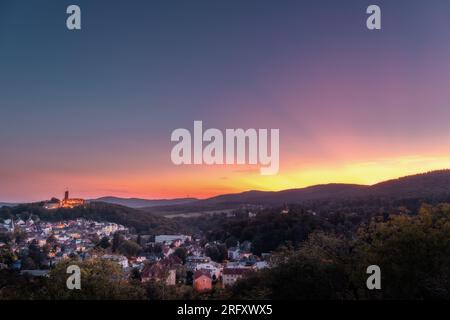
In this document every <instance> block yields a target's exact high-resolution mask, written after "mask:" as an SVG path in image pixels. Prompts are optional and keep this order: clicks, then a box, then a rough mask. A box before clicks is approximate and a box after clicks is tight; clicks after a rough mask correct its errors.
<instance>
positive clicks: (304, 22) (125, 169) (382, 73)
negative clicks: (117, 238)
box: [0, 0, 450, 202]
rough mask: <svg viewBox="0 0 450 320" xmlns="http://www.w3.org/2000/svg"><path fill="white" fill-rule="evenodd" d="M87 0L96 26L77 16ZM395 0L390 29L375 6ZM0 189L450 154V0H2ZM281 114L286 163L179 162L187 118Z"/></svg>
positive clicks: (75, 187)
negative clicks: (376, 20)
mask: <svg viewBox="0 0 450 320" xmlns="http://www.w3.org/2000/svg"><path fill="white" fill-rule="evenodd" d="M70 4H78V5H79V6H80V7H81V10H82V30H81V31H69V30H67V28H66V22H65V21H66V17H67V15H66V13H65V11H66V8H67V6H68V5H70ZM370 4H378V5H380V7H381V9H382V30H381V31H369V30H368V29H367V28H366V18H367V15H366V14H365V11H366V8H367V6H368V5H370ZM0 119H1V124H0V201H6V202H19V201H36V200H43V199H49V198H50V197H52V196H57V197H60V198H61V197H62V195H63V192H64V190H65V189H66V188H69V189H70V190H71V195H73V196H74V197H84V198H94V197H99V196H105V195H114V196H121V197H144V198H176V197H185V196H191V197H201V198H203V197H208V196H213V195H217V194H221V193H229V192H240V191H245V190H250V189H259V190H281V189H287V188H295V187H304V186H309V185H313V184H319V183H330V182H346V183H362V184H373V183H376V182H379V181H382V180H386V179H390V178H396V177H399V176H404V175H408V174H413V173H418V172H426V171H430V170H434V169H443V168H450V125H449V120H450V2H449V1H446V0H445V1H444V0H442V1H439V0H434V1H411V0H396V1H365V0H342V1H336V0H329V1H324V0H309V1H300V0H226V1H225V0H220V1H219V0H183V1H182V0H179V1H178V0H170V1H167V0H164V1H162V0H161V1H148V0H145V1H144V0H142V1H138V0H133V1H125V0H121V1H106V0H105V1H101V0H96V1H93V0H85V1H84V0H73V1H72V0H71V1H64V0H39V1H22V0H2V1H0ZM194 120H202V121H203V125H204V127H205V128H218V129H222V130H225V128H279V129H280V172H279V174H278V175H276V176H261V175H260V173H259V166H175V165H173V164H172V162H171V159H170V151H171V149H172V147H173V146H174V143H172V142H171V141H170V135H171V132H172V131H173V130H174V129H176V128H187V129H189V130H192V128H193V122H194Z"/></svg>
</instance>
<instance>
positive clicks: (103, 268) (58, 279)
mask: <svg viewBox="0 0 450 320" xmlns="http://www.w3.org/2000/svg"><path fill="white" fill-rule="evenodd" d="M70 265H78V266H79V267H80V270H81V290H67V287H66V280H67V277H68V274H67V273H66V270H67V267H68V266H70ZM47 290H48V294H47V297H48V298H49V299H57V300H67V299H77V300H122V299H131V300H133V299H144V298H145V291H144V290H143V289H142V288H141V287H140V286H137V285H135V284H133V283H129V282H128V281H127V280H125V277H124V273H123V271H122V269H121V268H120V266H119V265H117V264H116V263H114V262H111V261H107V260H104V259H99V260H96V259H93V260H86V261H83V262H80V261H73V260H69V261H64V262H61V263H58V264H57V265H56V267H55V268H54V269H53V270H52V271H51V272H50V278H49V281H48V283H47Z"/></svg>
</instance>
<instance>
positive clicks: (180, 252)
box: [173, 248, 187, 263]
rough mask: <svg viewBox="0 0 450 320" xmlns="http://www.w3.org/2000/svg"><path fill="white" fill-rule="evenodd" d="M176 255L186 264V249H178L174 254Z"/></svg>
mask: <svg viewBox="0 0 450 320" xmlns="http://www.w3.org/2000/svg"><path fill="white" fill-rule="evenodd" d="M173 254H174V255H176V256H177V257H178V258H180V259H181V260H182V261H183V263H185V262H186V257H187V250H186V248H176V249H175V251H174V252H173Z"/></svg>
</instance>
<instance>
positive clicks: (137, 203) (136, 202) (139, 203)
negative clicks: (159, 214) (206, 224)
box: [88, 197, 197, 208]
mask: <svg viewBox="0 0 450 320" xmlns="http://www.w3.org/2000/svg"><path fill="white" fill-rule="evenodd" d="M194 201H197V199H195V198H178V199H155V200H150V199H140V198H119V197H101V198H97V199H91V200H88V202H105V203H109V204H117V205H121V206H125V207H129V208H144V207H154V206H167V205H178V204H186V203H190V202H194Z"/></svg>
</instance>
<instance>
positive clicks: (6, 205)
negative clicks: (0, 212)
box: [0, 202, 18, 208]
mask: <svg viewBox="0 0 450 320" xmlns="http://www.w3.org/2000/svg"><path fill="white" fill-rule="evenodd" d="M17 205H18V203H8V202H0V208H1V207H14V206H17Z"/></svg>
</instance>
